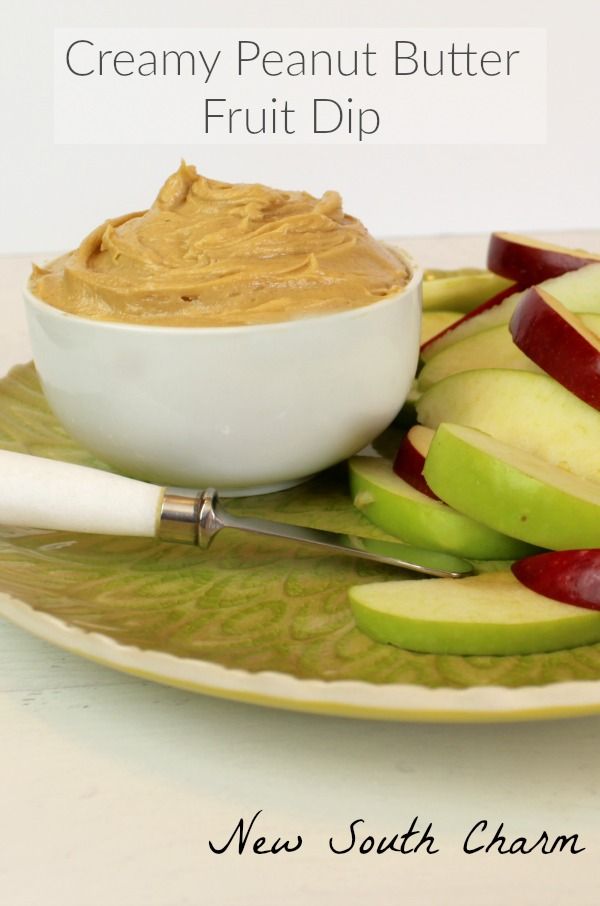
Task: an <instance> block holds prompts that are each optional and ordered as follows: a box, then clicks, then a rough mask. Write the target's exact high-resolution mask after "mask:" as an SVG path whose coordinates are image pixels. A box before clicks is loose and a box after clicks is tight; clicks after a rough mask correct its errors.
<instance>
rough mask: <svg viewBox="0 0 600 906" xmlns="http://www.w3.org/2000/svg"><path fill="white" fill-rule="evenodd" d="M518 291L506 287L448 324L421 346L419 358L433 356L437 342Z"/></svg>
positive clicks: (517, 288) (515, 287)
mask: <svg viewBox="0 0 600 906" xmlns="http://www.w3.org/2000/svg"><path fill="white" fill-rule="evenodd" d="M519 291H520V287H518V286H515V285H514V284H513V285H511V286H507V287H506V289H503V290H501V291H500V292H499V293H496V295H495V296H492V298H491V299H486V301H485V302H482V303H481V305H478V306H477V308H474V309H472V311H470V312H467V314H466V315H463V317H462V318H458V319H455V320H454V322H453V323H452V324H449V325H448V326H447V327H445V328H444V329H443V330H440V331H439V332H438V333H436V334H435V336H433V337H430V339H429V340H427V341H426V342H425V343H423V344H422V345H421V357H422V358H423V359H425V360H427V359H429V358H430V357H431V355H435V348H436V347H437V346H438V345H439V343H438V341H439V340H440V339H441V338H442V337H444V336H445V335H446V334H448V333H450V332H451V331H453V330H456V328H457V327H460V325H461V324H464V323H465V322H466V321H470V320H471V319H472V318H475V317H477V315H480V314H481V313H482V312H484V311H488V309H490V308H495V307H496V306H497V305H500V303H501V302H504V300H505V299H507V298H508V297H509V296H514V295H516V294H517V293H518V292H519Z"/></svg>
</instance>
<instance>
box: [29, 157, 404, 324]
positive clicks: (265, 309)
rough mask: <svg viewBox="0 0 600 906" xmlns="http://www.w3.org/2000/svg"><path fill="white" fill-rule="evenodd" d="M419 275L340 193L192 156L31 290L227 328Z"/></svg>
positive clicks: (41, 274) (385, 288) (157, 320)
mask: <svg viewBox="0 0 600 906" xmlns="http://www.w3.org/2000/svg"><path fill="white" fill-rule="evenodd" d="M409 276H410V274H409V272H408V269H407V267H406V265H405V264H404V262H403V261H402V259H401V258H400V256H399V255H398V254H396V252H395V251H394V250H393V249H391V248H390V247H388V246H386V245H385V244H384V243H381V242H378V241H376V240H375V239H373V237H372V236H371V235H370V234H369V233H368V231H367V230H366V229H365V227H364V226H363V225H362V223H361V222H360V221H359V220H356V219H355V218H354V217H350V216H348V215H347V214H345V213H344V211H343V209H342V200H341V198H340V196H339V195H338V194H337V192H325V194H324V195H323V197H322V198H314V197H313V196H312V195H309V194H308V193H307V192H283V191H280V190H278V189H271V188H268V187H267V186H263V185H244V184H239V185H237V184H233V185H232V184H230V183H225V182H218V181H217V180H212V179H207V178H205V177H204V176H201V175H199V174H198V173H197V172H196V169H195V167H193V166H189V165H187V164H182V165H181V167H180V168H179V170H177V172H176V173H173V175H172V176H170V177H169V178H168V179H167V181H166V182H165V184H164V186H163V187H162V189H161V190H160V192H159V194H158V197H157V199H156V201H155V202H154V204H153V205H152V207H151V208H150V209H149V210H148V211H145V212H141V213H134V214H126V215H125V216H122V217H117V218H115V219H111V220H107V221H106V222H105V223H103V224H102V225H101V226H99V227H97V229H95V230H94V231H93V232H92V233H90V235H89V236H87V237H86V238H85V239H84V240H83V242H82V243H81V245H80V246H79V248H77V249H75V250H74V251H72V252H69V253H68V254H66V255H63V256H61V257H60V258H57V259H56V260H55V261H52V262H51V263H50V264H48V265H46V266H45V267H37V266H34V269H33V273H32V275H31V279H30V289H31V291H32V292H33V293H34V295H36V296H37V297H39V298H40V299H43V300H44V301H45V302H48V303H49V304H50V305H53V306H55V307H56V308H59V309H62V310H63V311H66V312H71V313H72V314H76V315H80V316H83V317H86V318H95V319H98V320H102V321H124V322H129V323H133V324H154V325H161V326H174V327H179V326H181V327H222V326H227V325H231V326H234V325H243V324H263V323H268V322H273V321H288V320H293V319H296V318H303V317H309V316H312V315H320V314H329V313H332V312H338V311H344V310H346V309H351V308H357V307H360V306H364V305H369V304H370V303H372V302H376V301H378V300H380V299H382V298H384V297H385V296H389V295H391V294H393V293H396V292H398V291H400V290H401V289H402V288H403V287H404V286H405V285H406V283H407V282H408V279H409Z"/></svg>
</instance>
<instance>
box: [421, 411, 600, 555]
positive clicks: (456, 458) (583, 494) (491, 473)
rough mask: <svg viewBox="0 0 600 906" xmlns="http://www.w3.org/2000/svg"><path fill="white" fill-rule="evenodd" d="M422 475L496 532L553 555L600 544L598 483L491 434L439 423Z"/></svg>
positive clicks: (451, 501) (439, 492) (461, 509)
mask: <svg viewBox="0 0 600 906" xmlns="http://www.w3.org/2000/svg"><path fill="white" fill-rule="evenodd" d="M423 474H424V475H425V479H426V481H427V484H428V485H429V487H430V488H431V489H432V491H434V493H435V494H437V495H438V497H440V498H441V499H442V500H444V501H445V502H446V503H448V504H449V505H450V506H451V507H454V508H455V509H456V510H458V511H459V512H461V513H464V514H465V515H467V516H471V518H472V519H479V520H481V522H483V523H485V525H489V526H490V528H493V529H496V531H498V532H503V533H505V534H507V535H510V536H511V537H513V538H520V539H521V540H522V541H527V542H529V543H530V544H536V545H538V546H539V547H548V548H551V549H552V550H570V549H574V548H588V547H589V548H596V547H600V484H597V483H596V482H594V481H588V480H586V479H584V478H580V477H578V476H577V475H572V474H571V473H570V472H567V471H566V470H565V469H562V468H560V466H556V465H552V464H551V463H549V462H545V461H544V460H542V459H538V458H537V457H536V456H533V455H532V454H531V453H526V452H524V451H523V450H519V449H517V448H515V447H510V446H508V444H505V443H502V442H501V441H499V440H496V439H495V438H493V437H490V436H489V434H483V433H482V432H481V431H477V430H475V429H473V428H466V427H464V426H462V425H450V424H442V425H440V426H439V428H438V430H437V431H436V433H435V436H434V438H433V440H432V442H431V446H430V448H429V452H428V454H427V459H426V460H425V468H424V470H423Z"/></svg>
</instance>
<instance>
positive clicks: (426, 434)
mask: <svg viewBox="0 0 600 906" xmlns="http://www.w3.org/2000/svg"><path fill="white" fill-rule="evenodd" d="M433 434H434V432H433V431H432V430H431V428H425V427H423V426H422V425H414V427H412V428H411V429H410V431H409V432H408V433H407V434H405V435H404V437H403V438H402V443H401V444H400V446H399V448H398V452H397V453H396V458H395V459H394V465H393V468H394V472H395V473H396V475H398V476H399V478H402V479H404V481H405V482H406V483H407V484H409V485H410V486H411V487H412V488H415V490H417V491H420V492H421V494H427V496H428V497H431V498H432V499H433V500H439V497H437V496H436V495H435V494H434V493H433V491H432V490H431V488H430V487H429V485H428V484H427V482H426V481H425V479H424V478H423V466H424V465H425V457H426V456H427V452H428V450H429V447H430V444H431V441H432V439H433Z"/></svg>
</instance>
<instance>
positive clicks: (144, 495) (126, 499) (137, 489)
mask: <svg viewBox="0 0 600 906" xmlns="http://www.w3.org/2000/svg"><path fill="white" fill-rule="evenodd" d="M0 523H1V524H3V525H6V526H11V527H15V528H39V529H53V530H57V531H67V532H90V533H94V534H102V535H129V536H134V537H140V538H155V539H157V540H159V541H164V542H172V543H183V544H193V545H196V546H198V547H200V548H208V547H209V545H210V543H211V541H212V539H213V538H214V536H215V535H216V534H217V533H218V532H220V531H221V529H223V528H228V529H235V530H237V531H242V532H251V533H253V534H258V535H267V536H270V537H275V538H285V539H287V540H289V541H296V542H300V543H302V544H312V545H316V546H318V547H321V548H324V549H326V550H328V551H331V552H332V553H336V554H346V555H350V556H352V557H359V558H361V559H363V560H373V561H375V562H377V563H385V564H388V565H390V566H397V567H400V568H402V569H407V570H411V571H413V572H417V573H422V574H424V575H429V576H438V577H451V578H460V577H461V576H466V575H469V574H470V573H471V572H472V571H473V568H472V566H471V564H470V563H468V562H467V561H466V560H462V559H461V558H459V557H455V556H453V555H452V554H446V553H443V552H441V551H429V550H423V549H421V548H417V547H411V546H409V545H406V544H402V543H400V542H393V541H379V540H376V539H373V538H362V537H357V536H354V535H343V534H338V533H337V532H327V531H322V530H321V529H312V528H305V527H303V526H299V525H288V524H287V523H283V522H271V521H269V520H266V519H255V518H252V517H243V518H241V517H239V516H235V515H233V514H232V513H230V512H228V510H227V509H226V508H225V507H224V506H223V504H222V503H221V502H220V500H219V496H218V493H217V491H215V490H214V489H212V488H207V489H204V490H191V489H187V488H171V487H159V486H158V485H155V484H149V483H147V482H144V481H138V480H136V479H133V478H126V477H124V476H122V475H116V474H115V473H113V472H104V471H102V470H100V469H92V468H89V467H87V466H79V465H74V464H72V463H66V462H58V461H57V460H52V459H44V458H42V457H39V456H29V455H27V454H25V453H14V452H12V451H9V450H0Z"/></svg>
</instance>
